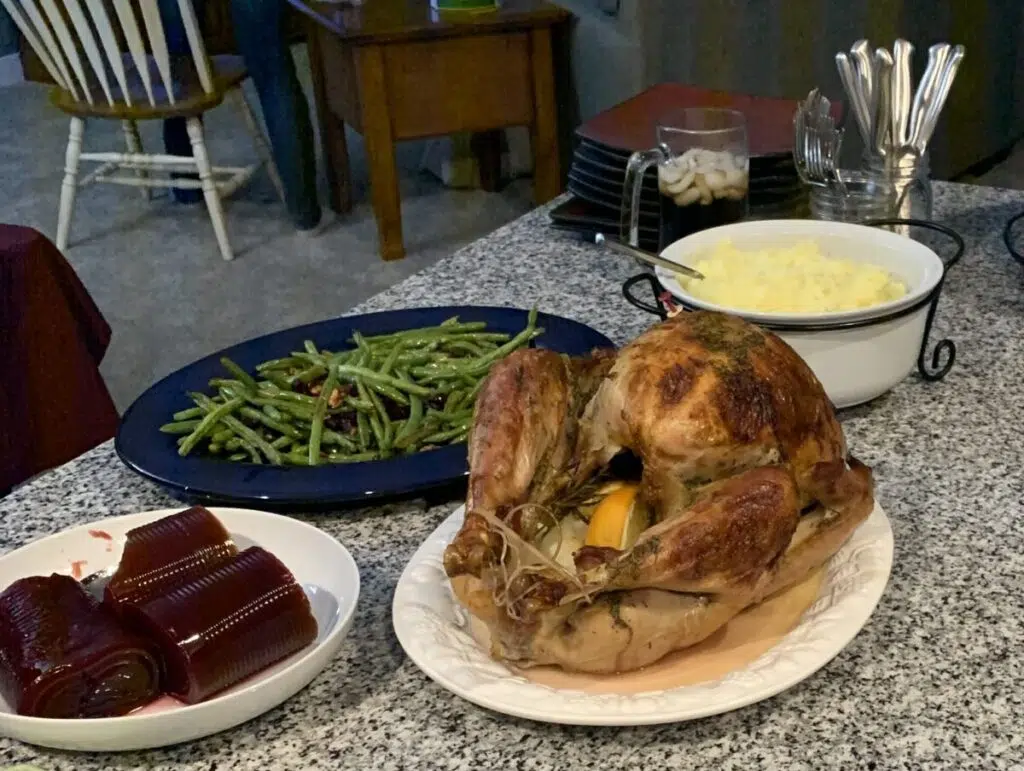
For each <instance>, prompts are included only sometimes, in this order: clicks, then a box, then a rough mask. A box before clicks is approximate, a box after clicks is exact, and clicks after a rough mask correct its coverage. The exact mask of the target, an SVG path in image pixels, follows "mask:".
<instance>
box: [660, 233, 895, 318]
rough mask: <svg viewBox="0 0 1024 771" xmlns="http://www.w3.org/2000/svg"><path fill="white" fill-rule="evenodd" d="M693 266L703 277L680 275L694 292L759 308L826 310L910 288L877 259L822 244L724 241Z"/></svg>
mask: <svg viewBox="0 0 1024 771" xmlns="http://www.w3.org/2000/svg"><path fill="white" fill-rule="evenodd" d="M689 264H690V266H691V267H693V268H696V269H697V270H699V271H700V272H701V273H703V274H704V277H705V278H704V280H699V279H692V278H688V277H686V276H683V275H678V278H679V283H680V284H681V285H682V287H683V288H684V289H685V290H686V291H687V292H689V293H690V294H691V295H693V296H694V297H696V298H698V299H701V300H704V301H706V302H709V303H714V304H716V305H721V306H724V307H727V308H734V309H736V310H744V311H757V312H760V313H827V312H833V311H849V310H854V309H857V308H868V307H871V306H873V305H881V304H882V303H886V302H890V301H892V300H896V299H899V298H900V297H903V296H904V295H905V294H906V293H907V288H906V287H905V286H904V285H903V284H902V283H901V282H900V281H899V280H898V279H896V278H894V277H893V276H891V275H890V274H889V273H887V272H886V271H884V270H882V269H881V268H879V267H877V266H875V265H869V264H866V263H860V262H853V261H852V260H843V259H837V258H832V257H826V256H825V255H824V254H822V253H821V249H820V248H819V247H818V244H817V243H815V242H813V241H804V242H801V243H797V244H794V245H793V246H788V247H780V248H765V249H757V250H751V251H740V250H739V249H737V248H736V247H735V246H733V244H732V243H731V242H730V241H723V242H721V243H720V244H718V246H717V247H715V248H714V249H713V250H712V251H710V252H708V253H707V254H705V255H703V256H702V257H701V258H700V259H699V260H697V261H696V262H693V261H690V262H689Z"/></svg>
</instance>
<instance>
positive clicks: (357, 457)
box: [327, 452, 380, 463]
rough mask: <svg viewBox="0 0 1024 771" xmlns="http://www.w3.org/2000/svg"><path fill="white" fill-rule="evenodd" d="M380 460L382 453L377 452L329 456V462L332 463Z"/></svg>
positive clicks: (333, 454)
mask: <svg viewBox="0 0 1024 771" xmlns="http://www.w3.org/2000/svg"><path fill="white" fill-rule="evenodd" d="M378 458H380V453H377V452H353V453H348V454H342V453H332V454H330V455H328V456H327V460H328V462H330V463H362V462H364V461H368V460H377V459H378Z"/></svg>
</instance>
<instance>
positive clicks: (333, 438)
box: [323, 428, 357, 452]
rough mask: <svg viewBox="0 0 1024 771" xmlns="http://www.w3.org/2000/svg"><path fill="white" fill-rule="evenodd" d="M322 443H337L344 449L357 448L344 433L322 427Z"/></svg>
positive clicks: (353, 449)
mask: <svg viewBox="0 0 1024 771" xmlns="http://www.w3.org/2000/svg"><path fill="white" fill-rule="evenodd" d="M323 443H324V444H331V445H337V446H338V447H343V448H345V449H346V450H349V451H352V452H354V451H355V450H356V449H357V448H356V445H355V443H354V442H353V441H352V440H351V439H349V438H348V437H347V436H345V435H344V434H339V433H338V432H337V431H332V430H331V429H329V428H324V435H323Z"/></svg>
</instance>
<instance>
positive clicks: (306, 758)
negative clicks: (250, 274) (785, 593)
mask: <svg viewBox="0 0 1024 771" xmlns="http://www.w3.org/2000/svg"><path fill="white" fill-rule="evenodd" d="M936 198H937V208H936V215H937V219H938V220H939V221H941V222H944V223H947V224H949V225H951V226H953V227H954V228H956V229H957V230H958V231H960V232H961V233H962V234H963V235H964V237H965V238H966V239H967V241H968V250H967V253H966V255H965V257H964V259H963V260H962V262H961V263H960V265H958V266H957V267H956V268H955V270H954V272H953V273H952V274H951V277H950V279H949V281H948V282H947V290H946V294H945V296H944V297H943V300H942V303H941V306H940V310H939V320H938V326H939V330H940V331H943V332H947V333H948V334H949V335H950V336H952V337H953V338H954V339H955V340H956V342H957V344H958V347H959V359H958V362H957V365H956V367H955V368H954V370H953V371H952V373H951V374H950V375H949V377H948V378H947V379H946V380H945V381H944V382H942V383H937V384H927V383H924V382H922V381H921V380H920V379H919V378H918V377H917V376H916V375H914V376H912V377H910V378H909V379H908V380H907V381H905V382H904V383H903V384H902V385H900V386H899V387H898V388H897V389H895V390H894V391H893V392H892V393H890V394H889V395H887V396H885V397H883V398H881V399H879V400H878V401H876V402H875V403H873V404H871V405H868V406H865V407H860V408H857V409H855V410H853V411H850V412H848V413H847V414H845V415H844V416H843V419H844V425H845V428H846V431H847V432H848V437H849V441H850V445H851V447H852V448H853V449H854V451H855V452H856V453H857V454H858V455H859V456H860V457H861V458H863V459H864V460H865V461H866V462H867V463H869V464H870V465H872V466H873V467H874V469H875V474H876V477H877V480H878V488H879V489H878V495H879V499H880V500H881V502H882V503H883V505H884V506H885V507H886V509H887V510H888V513H889V516H890V517H891V518H892V521H893V526H894V529H895V536H896V559H895V566H894V570H893V575H892V580H891V583H890V585H889V588H888V590H887V591H886V594H885V596H884V597H883V599H882V601H881V604H880V605H879V607H878V609H877V611H876V612H875V615H874V616H873V618H872V619H871V621H870V622H869V623H868V625H867V627H866V628H865V629H864V630H863V631H862V632H861V633H860V634H859V635H858V636H857V637H856V639H854V641H853V642H852V643H851V644H850V646H849V647H848V648H847V649H846V650H845V651H843V653H841V654H840V655H839V656H838V657H837V658H836V659H835V660H834V661H832V663H830V664H829V665H828V666H826V667H825V668H824V669H822V670H821V671H820V672H818V673H817V674H816V675H814V676H813V677H811V678H810V679H808V680H807V681H805V682H804V683H802V684H800V685H798V686H796V687H794V688H792V689H791V690H789V691H787V692H785V693H783V694H781V695H780V696H777V697H776V698H774V699H771V700H769V701H766V702H763V703H761V704H758V705H755V706H752V707H747V708H745V709H742V710H739V711H737V712H734V713H731V714H727V715H722V716H719V717H712V718H707V719H704V720H701V721H698V722H694V723H687V724H679V725H667V726H659V727H649V728H634V729H595V728H571V727H562V726H552V725H543V724H538V723H531V722H528V721H524V720H516V719H512V718H507V717H504V716H502V715H497V714H493V713H490V712H487V711H485V710H482V709H480V708H478V707H475V706H473V705H472V704H469V703H467V702H464V701H462V700H460V699H458V698H457V697H455V696H453V695H451V694H449V693H448V692H446V691H444V690H442V689H441V688H440V687H438V686H437V685H435V684H434V683H433V682H431V681H430V680H428V679H427V678H426V677H425V676H424V675H422V674H421V673H420V672H419V671H418V670H417V669H416V667H415V666H413V664H412V663H410V662H409V661H408V660H407V659H406V658H405V656H404V654H403V653H402V651H401V649H400V647H399V646H398V643H397V641H396V640H395V637H394V633H393V632H392V629H391V622H390V606H391V594H392V590H393V588H394V586H395V582H396V581H397V579H398V576H399V573H400V572H401V570H402V567H403V565H404V563H405V561H406V560H407V559H408V557H409V556H410V555H411V554H412V552H413V551H414V549H415V547H416V546H417V545H418V543H419V542H420V541H421V540H422V539H423V538H424V537H425V536H426V535H427V534H428V533H429V532H430V531H431V530H432V529H433V528H434V527H435V526H436V525H437V524H438V523H439V522H440V521H441V520H442V519H443V518H444V517H445V516H446V515H447V514H448V513H449V511H450V510H451V509H452V508H453V507H454V505H455V504H454V503H453V504H451V505H445V506H436V507H434V508H430V509H425V507H424V505H423V504H422V503H421V502H415V501H414V502H410V503H406V504H398V505H390V506H388V507H385V508H369V509H365V510H360V511H358V512H350V513H345V514H338V515H316V516H310V517H304V518H305V519H308V520H309V521H312V522H315V523H316V524H317V525H318V526H320V527H322V528H324V529H325V530H327V531H328V532H330V533H332V534H334V535H336V536H337V537H338V538H340V539H341V540H342V541H343V542H344V543H345V544H346V545H347V546H348V547H349V549H350V550H351V551H352V553H353V555H354V557H355V558H356V560H357V562H358V563H359V567H360V571H361V575H362V580H363V594H362V597H361V600H360V607H359V611H358V614H357V617H356V621H355V626H354V627H353V631H352V633H351V635H350V636H349V638H348V639H347V640H346V642H345V645H344V647H343V648H342V651H341V653H340V654H339V656H338V657H337V659H336V660H335V661H334V662H333V664H332V665H331V666H330V667H329V668H328V670H327V671H326V672H324V673H323V674H321V675H320V676H319V677H318V678H317V679H316V680H315V681H314V682H313V684H312V685H311V686H310V687H309V688H307V689H306V690H305V691H303V692H302V693H300V694H299V695H297V696H296V697H295V698H293V699H292V700H290V701H289V702H287V703H285V704H284V705H283V706H281V707H279V708H277V709H275V710H273V711H272V712H270V713H268V714H267V715H265V716H263V717H262V718H258V719H256V720H254V721H252V722H250V723H248V724H246V725H244V726H242V727H240V728H237V729H235V730H233V731H230V732H227V733H224V734H221V735H219V736H215V737H212V738H209V739H206V740H202V741H198V742H195V743H193V744H189V745H185V746H181V747H176V748H171V749H168V750H163V751H155V752H147V753H131V754H120V755H72V754H69V753H60V752H52V751H46V750H37V749H34V748H31V747H28V746H24V745H20V744H17V743H13V742H10V741H7V740H0V761H4V762H16V761H22V762H24V761H32V762H35V763H37V764H38V765H40V766H41V767H43V768H46V769H94V768H117V769H135V768H139V769H142V768H148V769H170V768H181V769H196V770H198V769H203V771H210V770H212V769H238V770H239V771H256V770H257V769H260V770H262V769H310V768H332V769H335V768H358V769H370V768H373V769H419V768H424V769H426V768H438V769H473V770H475V769H513V768H514V769H529V770H530V771H541V770H542V769H570V768H571V769H576V768H600V769H610V768H627V767H628V768H644V769H660V768H714V769H755V768H778V769H783V768H785V769H821V768H843V769H853V768H878V769H890V768H907V769H910V768H913V769H918V768H943V769H967V768H1024V722H1022V716H1024V698H1022V696H1021V693H1022V689H1021V684H1022V682H1024V652H1022V648H1024V505H1022V497H1024V472H1022V471H1021V459H1022V458H1024V432H1022V431H1021V425H1022V420H1024V269H1022V268H1021V267H1020V266H1018V265H1017V264H1016V263H1014V262H1013V261H1012V260H1011V259H1010V257H1009V255H1008V254H1007V253H1006V251H1005V249H1004V248H1003V246H1002V243H1001V241H1000V231H1001V228H1002V224H1003V223H1004V222H1005V221H1006V219H1007V218H1008V217H1009V216H1010V215H1011V214H1012V213H1014V212H1016V211H1019V210H1021V209H1024V194H1022V193H1017V192H1009V191H999V190H994V189H986V188H975V187H966V186H959V185H936ZM630 270H631V266H630V265H628V264H627V263H625V262H622V261H621V259H620V258H618V257H614V256H609V255H606V254H602V253H599V252H597V251H596V250H595V249H593V248H592V247H587V246H585V245H582V244H580V243H579V242H577V241H576V240H575V239H574V238H573V237H572V236H568V235H563V234H560V233H557V232H555V231H551V230H549V229H548V228H547V227H546V215H545V214H544V213H543V212H535V213H533V214H531V215H528V216H527V217H525V218H523V219H521V220H519V221H517V222H515V223H512V224H511V225H509V226H507V227H504V228H502V229H501V230H498V231H496V232H495V233H494V234H493V235H491V236H489V237H488V238H486V239H483V240H481V241H478V242H477V243H475V244H473V245H471V246H469V247H467V248H466V249H463V250H462V251H460V252H458V253H457V254H456V255H454V256H453V257H451V258H450V259H448V260H445V261H443V262H441V263H439V264H438V265H436V266H435V267H433V268H431V269H430V270H428V271H427V272H425V273H421V274H419V275H417V276H414V277H412V278H410V279H408V280H407V281H405V282H404V283H403V284H401V285H399V286H398V287H396V288H394V289H392V290H390V291H388V292H386V293H384V294H382V295H380V296H378V297H376V298H374V299H373V300H372V301H370V302H369V303H367V304H366V305H365V306H363V307H362V308H361V309H362V310H375V309H384V308H391V307H396V306H402V305H430V304H443V303H464V302H466V303H494V304H517V305H526V304H529V303H530V302H531V301H533V300H534V299H536V300H538V301H539V304H540V307H541V309H542V310H546V311H552V312H556V313H561V314H563V315H567V316H572V317H574V318H577V319H579V320H581V321H584V322H587V323H589V324H591V325H593V326H595V327H596V328H598V329H599V330H601V331H602V332H605V333H606V334H608V335H610V336H611V337H612V338H613V339H615V340H616V341H617V342H623V341H625V340H627V339H629V338H630V337H632V336H634V335H636V334H637V333H639V332H640V331H641V330H643V329H644V328H645V327H646V326H648V325H649V324H650V323H651V317H649V316H645V315H644V314H642V313H640V312H639V311H634V310H633V309H632V308H631V307H630V306H628V305H626V304H625V302H624V301H623V300H622V299H621V297H620V295H619V285H620V283H621V281H622V280H623V279H624V278H626V277H627V276H628V275H629V274H630ZM168 505H173V502H171V501H170V499H168V498H167V497H165V496H164V495H163V494H162V493H161V492H160V490H159V489H158V488H156V487H155V486H153V485H151V484H149V483H147V482H144V481H142V480H140V479H139V478H137V477H135V476H134V475H132V474H131V473H130V472H128V471H127V470H126V469H124V468H123V467H122V466H121V465H120V463H119V462H118V461H117V459H116V458H115V457H114V455H113V452H112V449H111V446H110V445H109V444H107V445H104V446H102V447H99V448H97V449H96V450H94V451H92V452H90V453H88V454H87V455H85V456H83V457H81V458H79V459H78V460H76V461H74V462H72V463H70V464H68V465H67V466H64V467H62V468H60V469H57V470H56V471H53V472H51V473H50V474H48V475H46V476H44V477H43V478H41V479H39V480H38V481H36V482H35V483H33V484H32V485H30V486H28V487H26V488H23V489H21V490H19V491H18V492H16V493H15V494H13V495H11V496H10V497H9V498H7V499H6V500H4V501H3V502H2V503H0V524H2V531H0V533H2V545H3V547H4V548H5V549H10V548H13V547H16V546H18V545H20V544H23V543H25V542H27V541H29V540H31V539H34V538H37V537H39V536H42V535H46V534H48V533H52V532H55V531H57V530H60V529H61V528H63V527H66V526H68V525H72V524H76V523H81V522H85V521H88V520H91V519H98V518H101V517H106V516H112V515H115V514H124V513H130V512H134V511H140V510H144V509H150V508H158V507H163V506H168Z"/></svg>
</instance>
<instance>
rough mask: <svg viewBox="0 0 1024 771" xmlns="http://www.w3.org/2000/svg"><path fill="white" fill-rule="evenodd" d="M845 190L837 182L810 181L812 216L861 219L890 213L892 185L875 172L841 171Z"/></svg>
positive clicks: (892, 202)
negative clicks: (819, 182) (824, 183)
mask: <svg viewBox="0 0 1024 771" xmlns="http://www.w3.org/2000/svg"><path fill="white" fill-rule="evenodd" d="M840 174H842V179H843V182H844V184H845V186H846V190H845V192H844V191H843V188H841V187H840V186H839V185H838V184H835V183H832V184H829V185H827V186H821V185H811V186H810V191H811V198H810V206H811V219H816V220H831V221H833V222H864V221H865V220H880V219H889V218H891V217H893V216H894V215H893V211H894V207H895V197H894V189H893V186H892V185H891V184H890V183H889V182H888V181H887V180H886V179H884V178H883V177H880V176H878V175H877V174H872V173H870V172H863V171H841V172H840Z"/></svg>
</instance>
